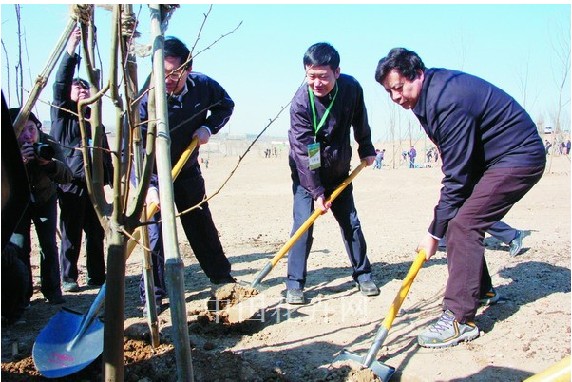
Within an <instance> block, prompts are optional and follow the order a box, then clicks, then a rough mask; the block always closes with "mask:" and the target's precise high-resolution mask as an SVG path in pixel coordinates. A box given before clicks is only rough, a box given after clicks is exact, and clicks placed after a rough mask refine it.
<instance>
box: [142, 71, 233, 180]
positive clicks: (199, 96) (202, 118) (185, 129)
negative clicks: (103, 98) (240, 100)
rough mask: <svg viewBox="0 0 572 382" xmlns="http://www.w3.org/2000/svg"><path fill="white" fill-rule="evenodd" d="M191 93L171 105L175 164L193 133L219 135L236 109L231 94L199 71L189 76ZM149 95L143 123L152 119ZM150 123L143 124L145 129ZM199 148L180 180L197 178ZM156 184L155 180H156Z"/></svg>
mask: <svg viewBox="0 0 572 382" xmlns="http://www.w3.org/2000/svg"><path fill="white" fill-rule="evenodd" d="M187 89H188V92H187V93H186V94H185V95H183V96H182V100H181V102H169V103H168V113H169V131H170V136H171V165H172V166H174V165H175V164H176V163H177V162H178V161H179V158H180V157H181V154H182V153H183V151H185V149H186V148H187V146H188V145H189V144H190V143H191V140H192V136H193V133H194V132H195V131H196V130H197V129H199V128H200V127H201V126H206V127H208V128H209V130H210V131H211V133H212V134H216V133H218V132H219V130H220V129H221V128H222V127H223V126H224V125H225V124H226V123H227V122H228V120H229V119H230V116H231V115H232V112H233V110H234V102H233V100H232V99H231V98H230V96H229V95H228V94H227V92H226V91H225V90H224V89H223V88H222V87H221V86H220V85H219V83H218V82H216V81H215V80H213V79H212V78H210V77H208V76H206V75H204V74H202V73H198V72H192V73H191V74H190V75H189V76H188V77H187ZM148 102H149V101H148V93H145V96H143V98H142V99H141V103H140V105H139V115H140V117H141V122H145V121H147V120H148V119H149V117H148V113H147V104H148ZM145 129H146V124H144V125H143V130H145ZM198 157H199V148H198V147H197V148H196V149H195V151H194V152H193V154H192V155H191V157H190V158H189V160H188V161H187V163H186V164H185V166H184V167H183V169H182V170H181V173H180V175H179V178H185V177H187V176H193V175H195V172H196V171H197V167H198ZM153 183H155V181H153Z"/></svg>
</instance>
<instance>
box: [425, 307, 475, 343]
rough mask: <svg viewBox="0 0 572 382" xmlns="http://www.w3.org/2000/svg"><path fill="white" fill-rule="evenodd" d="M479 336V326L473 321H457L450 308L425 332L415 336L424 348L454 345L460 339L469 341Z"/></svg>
mask: <svg viewBox="0 0 572 382" xmlns="http://www.w3.org/2000/svg"><path fill="white" fill-rule="evenodd" d="M478 336H479V328H478V327H477V325H475V323H474V322H467V323H466V324H461V323H459V322H458V321H457V320H456V319H455V316H454V315H453V313H452V312H451V311H450V310H446V311H444V312H443V315H442V316H441V317H440V318H439V319H438V320H437V322H435V323H434V324H431V325H429V327H428V328H427V330H425V332H423V333H421V334H420V335H418V336H417V343H419V345H421V346H423V347H426V348H444V347H449V346H455V345H457V344H458V343H459V342H461V341H471V340H474V339H475V338H477V337H478Z"/></svg>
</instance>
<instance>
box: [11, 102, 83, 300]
mask: <svg viewBox="0 0 572 382" xmlns="http://www.w3.org/2000/svg"><path fill="white" fill-rule="evenodd" d="M19 112H20V108H12V109H10V118H11V119H12V122H14V121H15V120H16V117H17V116H18V113H19ZM41 126H42V124H41V123H40V121H39V120H38V118H36V116H35V115H34V113H30V116H29V117H28V120H27V121H26V123H25V124H24V128H23V129H22V132H21V133H20V136H19V137H18V144H19V145H20V151H21V153H22V160H23V162H24V165H25V166H26V172H27V174H28V180H29V182H30V192H31V193H30V204H29V205H28V208H27V209H26V212H25V213H24V216H23V217H22V219H21V220H20V222H19V223H18V227H17V228H16V229H15V231H14V233H15V234H18V235H21V236H22V253H23V255H24V257H23V258H22V261H23V262H24V264H25V265H26V267H27V268H28V275H29V278H28V290H27V296H26V297H27V302H28V303H29V301H30V298H31V297H32V292H33V289H32V286H33V284H32V267H31V265H30V252H31V244H30V228H31V223H32V221H33V222H34V227H35V229H36V233H37V235H38V241H39V244H40V249H41V254H40V280H41V291H42V294H43V295H44V297H45V298H46V299H48V302H49V303H51V304H62V303H64V302H65V300H64V299H63V297H62V291H61V282H60V262H59V256H58V246H57V243H56V227H57V192H56V190H57V186H56V185H57V184H64V183H69V182H70V181H71V180H72V172H71V170H70V168H69V167H68V165H67V164H66V163H65V159H64V157H63V153H62V151H61V149H60V147H59V145H58V144H57V143H56V142H55V141H54V139H53V138H52V137H50V136H49V135H48V134H45V133H44V132H42V131H41V130H40V129H41ZM26 305H27V304H26Z"/></svg>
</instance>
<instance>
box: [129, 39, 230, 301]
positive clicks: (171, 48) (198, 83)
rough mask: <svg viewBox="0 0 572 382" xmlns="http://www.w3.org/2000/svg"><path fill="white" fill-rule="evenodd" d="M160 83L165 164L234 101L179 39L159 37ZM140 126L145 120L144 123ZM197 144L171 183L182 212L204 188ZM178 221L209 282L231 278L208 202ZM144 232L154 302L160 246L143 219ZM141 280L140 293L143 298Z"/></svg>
mask: <svg viewBox="0 0 572 382" xmlns="http://www.w3.org/2000/svg"><path fill="white" fill-rule="evenodd" d="M164 64H165V73H166V78H165V87H166V91H167V99H168V114H169V116H168V118H169V130H170V136H171V141H170V142H171V164H172V165H175V163H177V162H178V160H179V158H180V157H181V154H182V153H183V151H184V150H185V149H186V147H187V146H188V145H189V144H190V143H191V140H192V139H193V138H194V137H198V139H199V145H203V144H206V143H207V142H208V141H209V138H210V136H211V135H212V134H216V133H218V132H219V130H220V129H221V128H222V127H223V126H224V125H225V124H226V123H227V122H228V120H229V118H230V116H231V114H232V112H233V109H234V102H233V101H232V99H231V98H230V96H229V95H228V94H227V92H226V91H225V90H224V89H223V88H222V87H221V86H220V85H219V84H218V82H216V81H215V80H213V79H212V78H210V77H208V76H206V75H204V74H201V73H198V72H193V71H192V64H193V61H192V59H191V58H190V52H189V50H188V49H187V47H186V46H185V44H184V43H183V42H181V40H179V39H177V38H175V37H168V38H166V39H165V43H164ZM147 105H148V92H146V93H145V95H144V96H143V98H142V100H141V103H140V109H139V110H140V116H141V122H142V123H144V124H145V123H146V121H147V120H148V119H149V117H148V109H147ZM144 129H146V124H145V125H144ZM198 157H199V147H197V149H195V151H194V152H193V153H192V155H191V156H190V158H189V159H188V161H187V163H186V164H185V166H183V168H182V169H181V172H180V174H179V176H178V177H177V179H176V180H175V183H174V198H175V204H176V206H177V209H178V210H179V211H180V212H182V211H185V210H187V209H188V208H190V207H192V206H195V205H197V204H198V203H200V202H201V201H202V200H203V199H204V196H205V194H206V191H205V181H204V179H203V176H202V174H201V169H200V165H199V163H198ZM158 193H159V189H158V182H157V178H156V176H155V177H154V178H153V179H152V181H151V186H150V189H149V192H148V194H147V202H150V201H154V202H156V203H157V204H158V203H159V194H158ZM181 225H182V226H183V230H184V231H185V235H186V236H187V239H188V240H189V244H190V245H191V248H192V250H193V252H194V254H195V256H196V257H197V260H198V261H199V264H200V266H201V268H202V269H203V271H204V272H205V274H206V276H207V277H208V278H209V279H210V281H211V282H212V283H213V284H224V283H234V282H236V280H235V279H234V278H233V277H232V276H231V275H230V271H231V265H230V262H229V261H228V259H227V258H226V256H225V254H224V251H223V248H222V244H221V242H220V239H219V236H218V231H217V229H216V226H215V224H214V221H213V219H212V215H211V212H210V209H209V205H208V203H203V204H201V208H199V209H194V210H192V211H191V212H188V213H185V214H183V215H181ZM149 237H150V245H151V249H152V250H153V251H152V260H153V274H154V281H155V289H156V290H155V299H156V302H157V306H159V307H160V306H161V300H162V298H164V297H167V294H166V284H165V280H164V275H163V272H164V255H163V249H162V246H161V237H162V235H161V228H160V226H159V225H149ZM143 292H144V290H143V283H141V298H142V300H144V294H143Z"/></svg>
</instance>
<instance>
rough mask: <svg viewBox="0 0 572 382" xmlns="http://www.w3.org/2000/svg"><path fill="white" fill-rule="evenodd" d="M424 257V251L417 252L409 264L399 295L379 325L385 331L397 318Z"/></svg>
mask: <svg viewBox="0 0 572 382" xmlns="http://www.w3.org/2000/svg"><path fill="white" fill-rule="evenodd" d="M425 257H426V254H425V251H424V250H421V251H419V253H418V254H417V257H416V258H415V260H414V261H413V264H411V267H410V268H409V272H408V273H407V276H406V277H405V279H403V282H402V283H401V288H400V289H399V293H397V296H395V298H394V299H393V303H392V304H391V307H390V308H389V312H388V313H387V316H385V319H384V320H383V323H382V324H381V325H383V327H385V328H386V329H387V330H389V328H391V324H392V323H393V320H394V319H395V316H397V313H398V312H399V308H401V304H402V303H403V300H405V298H406V297H407V294H408V293H409V288H410V287H411V284H412V283H413V280H414V279H415V276H417V273H418V272H419V270H420V269H421V267H422V266H423V263H424V262H425Z"/></svg>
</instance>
